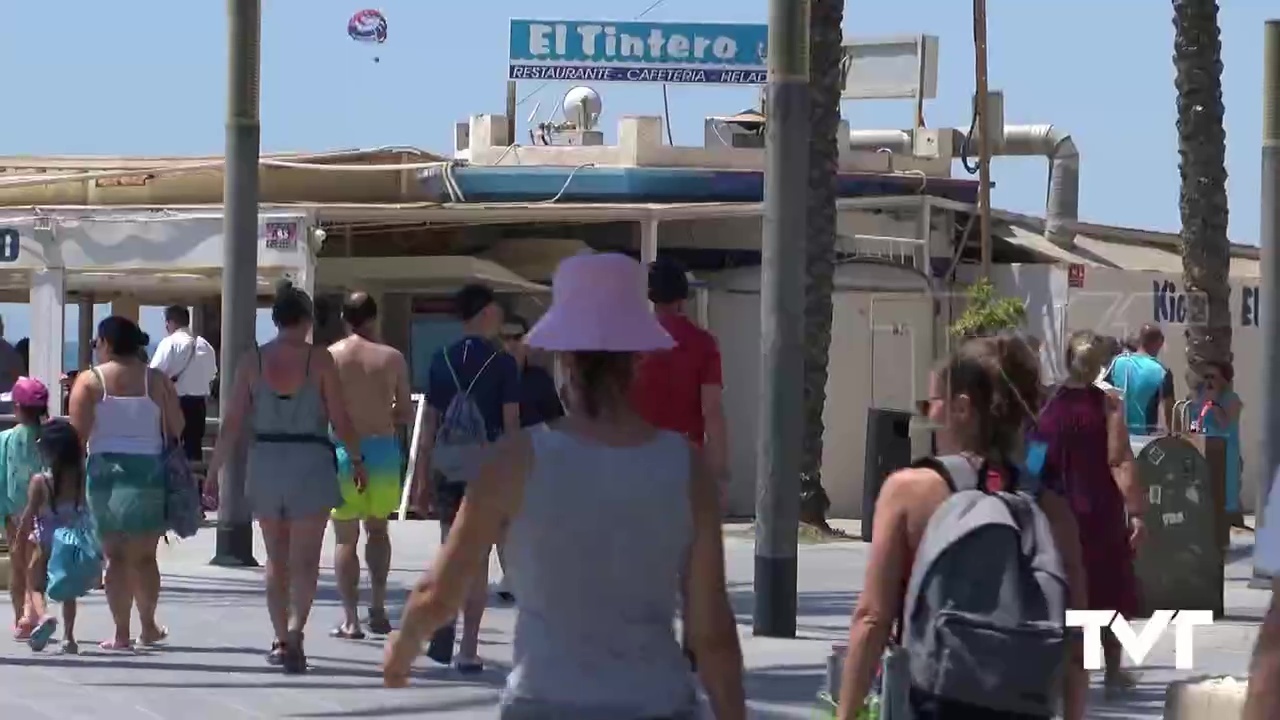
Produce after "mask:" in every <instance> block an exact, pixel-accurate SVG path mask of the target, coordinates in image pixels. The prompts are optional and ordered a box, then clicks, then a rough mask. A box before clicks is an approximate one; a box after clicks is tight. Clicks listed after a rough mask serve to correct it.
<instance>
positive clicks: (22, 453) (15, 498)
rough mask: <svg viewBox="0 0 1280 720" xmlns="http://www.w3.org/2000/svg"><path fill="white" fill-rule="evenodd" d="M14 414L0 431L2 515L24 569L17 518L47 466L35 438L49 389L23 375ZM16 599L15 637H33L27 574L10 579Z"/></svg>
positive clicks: (15, 559)
mask: <svg viewBox="0 0 1280 720" xmlns="http://www.w3.org/2000/svg"><path fill="white" fill-rule="evenodd" d="M12 398H13V413H14V416H15V417H16V419H17V421H18V422H17V424H16V425H14V426H13V427H12V428H10V429H8V430H5V431H4V432H0V517H3V519H4V532H5V537H6V538H7V540H8V543H9V553H10V559H11V560H12V567H14V568H25V567H26V566H27V561H28V559H29V545H28V540H27V538H25V537H22V536H21V535H20V534H19V533H18V532H17V530H18V518H19V517H20V516H21V515H22V510H23V508H25V507H26V506H27V486H28V485H29V484H30V483H31V476H32V475H35V474H36V473H38V472H40V471H41V470H42V469H43V468H44V461H43V460H41V459H40V450H39V448H37V447H36V440H38V439H39V437H40V423H41V422H43V421H44V419H45V417H46V416H47V415H48V414H49V388H47V387H45V384H44V383H42V382H40V381H39V380H37V379H35V378H32V377H20V378H18V381H17V382H15V383H14V384H13V390H12ZM9 598H10V600H11V601H12V602H13V637H14V639H15V640H26V639H27V638H29V637H31V633H32V631H34V630H35V628H36V625H37V623H39V621H40V618H38V617H36V614H35V609H34V607H33V606H32V605H31V599H30V597H29V593H28V588H27V574H26V573H25V572H20V571H15V572H13V573H11V577H10V580H9Z"/></svg>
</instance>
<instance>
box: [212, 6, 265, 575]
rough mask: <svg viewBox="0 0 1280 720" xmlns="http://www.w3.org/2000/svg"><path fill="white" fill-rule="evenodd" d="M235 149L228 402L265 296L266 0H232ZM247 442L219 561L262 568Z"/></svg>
mask: <svg viewBox="0 0 1280 720" xmlns="http://www.w3.org/2000/svg"><path fill="white" fill-rule="evenodd" d="M227 21H228V22H227V28H228V37H227V40H228V43H227V45H228V51H229V55H228V61H227V83H228V95H227V149H226V165H225V167H226V170H225V173H224V176H225V177H224V183H225V184H224V186H223V191H222V192H223V195H222V197H223V210H222V212H223V215H222V219H223V228H224V229H223V233H222V318H223V323H222V368H221V372H220V373H219V384H218V387H219V390H220V393H219V398H220V400H221V402H220V405H221V407H226V404H227V403H229V402H230V399H231V395H232V388H233V387H234V385H233V383H234V382H235V376H236V365H237V364H238V360H239V359H240V356H241V355H243V354H244V353H247V352H248V351H249V350H250V349H251V348H252V347H253V344H254V339H255V338H254V326H255V325H256V317H255V315H256V314H257V304H258V303H257V295H258V282H257V276H258V145H259V133H260V125H259V121H258V72H259V70H260V68H261V59H260V55H259V52H260V49H261V41H262V5H261V0H228V1H227ZM245 467H246V458H245V448H244V445H243V443H241V446H240V447H238V448H236V449H235V451H234V452H232V454H231V458H230V460H229V461H228V462H227V464H226V466H225V467H224V468H223V469H222V475H221V480H222V485H221V488H220V497H219V509H218V544H217V554H216V555H214V558H213V560H212V564H214V565H223V566H234V567H257V566H258V561H257V560H255V559H254V557H253V523H252V519H251V518H250V517H249V508H248V506H247V503H246V502H245V496H244V491H245Z"/></svg>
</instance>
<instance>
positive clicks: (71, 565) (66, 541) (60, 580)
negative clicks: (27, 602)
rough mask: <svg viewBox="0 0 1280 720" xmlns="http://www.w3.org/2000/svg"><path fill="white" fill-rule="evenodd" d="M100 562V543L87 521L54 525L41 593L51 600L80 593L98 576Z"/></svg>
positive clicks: (94, 584) (87, 590)
mask: <svg viewBox="0 0 1280 720" xmlns="http://www.w3.org/2000/svg"><path fill="white" fill-rule="evenodd" d="M102 565H103V557H102V545H101V544H100V543H99V542H98V534H97V532H95V531H94V528H93V526H92V524H91V523H86V522H80V523H77V524H75V525H73V526H70V527H61V528H58V529H57V530H54V531H53V547H52V550H51V551H50V553H49V571H48V572H49V574H48V586H47V587H46V589H45V593H46V594H47V595H48V596H49V599H50V600H52V601H54V602H66V601H68V600H75V599H76V598H81V597H84V596H85V595H88V594H89V593H90V592H91V591H92V590H93V589H94V588H96V587H97V586H98V581H100V580H101V579H102Z"/></svg>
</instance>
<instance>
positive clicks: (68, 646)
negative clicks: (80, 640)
mask: <svg viewBox="0 0 1280 720" xmlns="http://www.w3.org/2000/svg"><path fill="white" fill-rule="evenodd" d="M62 654H63V655H79V654H80V646H79V645H77V644H76V641H75V640H63V641H62Z"/></svg>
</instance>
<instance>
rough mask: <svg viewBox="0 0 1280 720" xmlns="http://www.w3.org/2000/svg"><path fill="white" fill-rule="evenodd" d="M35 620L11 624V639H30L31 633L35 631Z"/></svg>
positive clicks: (19, 640)
mask: <svg viewBox="0 0 1280 720" xmlns="http://www.w3.org/2000/svg"><path fill="white" fill-rule="evenodd" d="M38 624H39V621H37V622H26V621H23V622H20V623H18V624H17V625H14V626H13V639H14V641H15V642H26V641H28V640H30V639H31V633H32V632H34V631H35V629H36V625H38Z"/></svg>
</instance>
